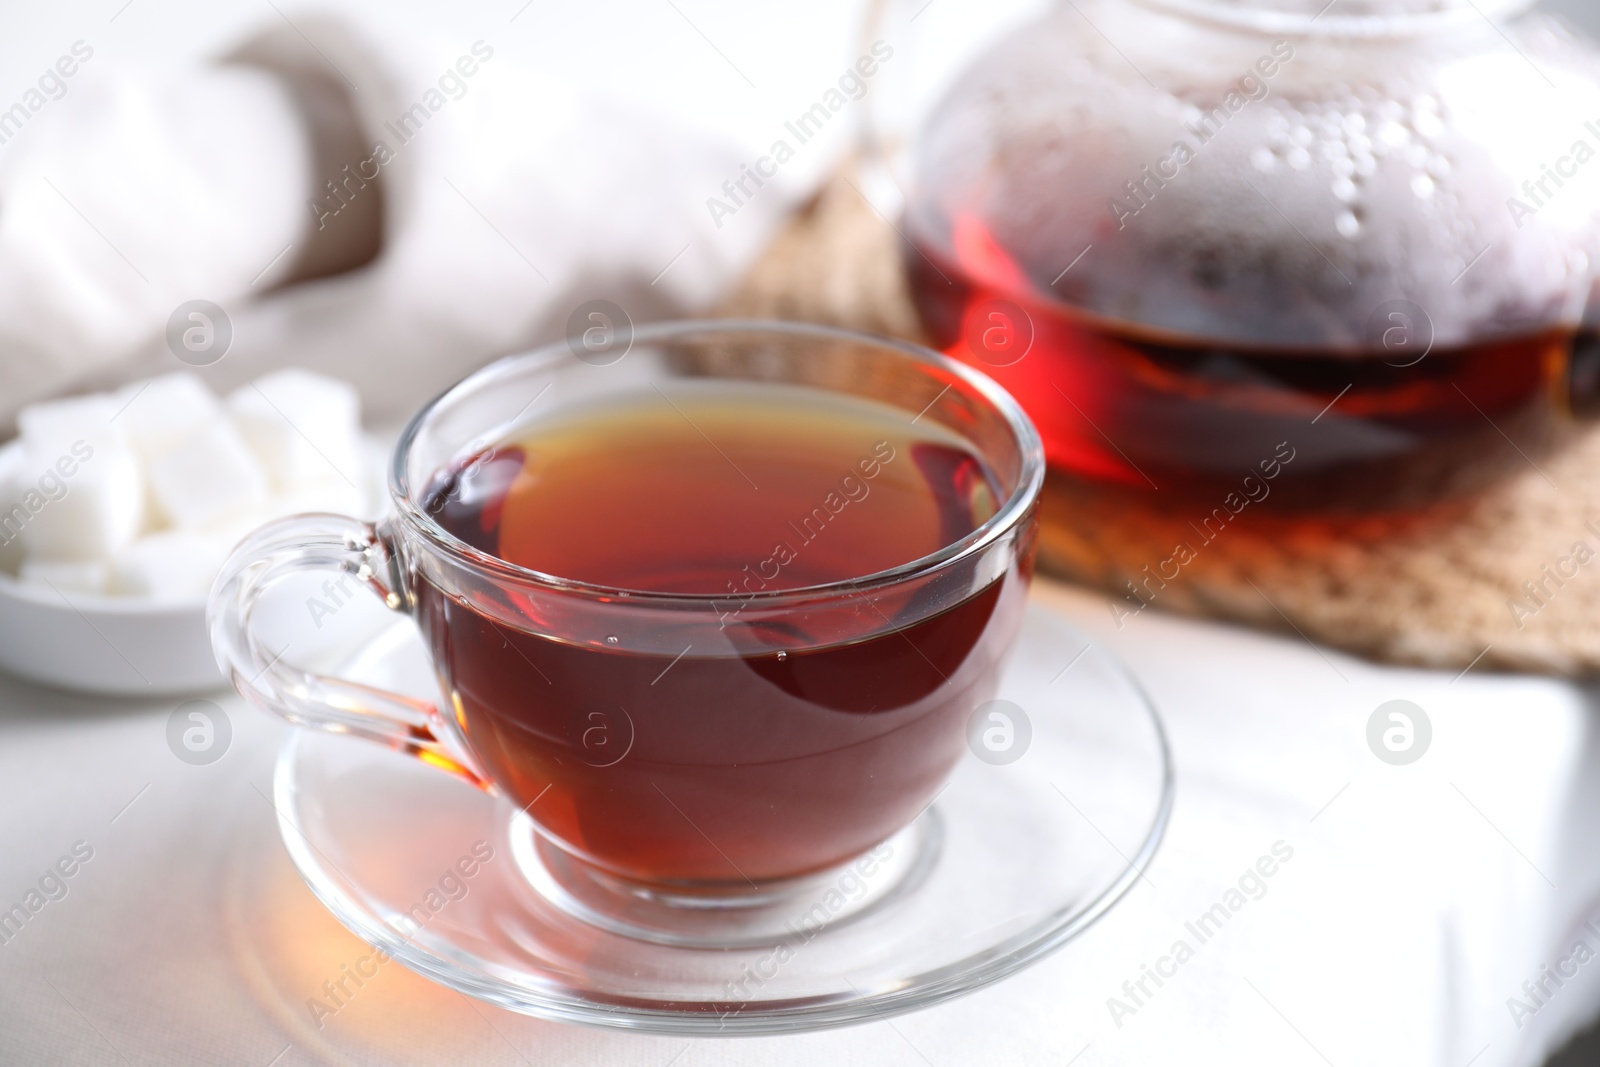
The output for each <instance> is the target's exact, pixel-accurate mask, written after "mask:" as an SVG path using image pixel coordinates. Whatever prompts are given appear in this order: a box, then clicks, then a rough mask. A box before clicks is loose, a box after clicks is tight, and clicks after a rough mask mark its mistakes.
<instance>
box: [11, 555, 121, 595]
mask: <svg viewBox="0 0 1600 1067" xmlns="http://www.w3.org/2000/svg"><path fill="white" fill-rule="evenodd" d="M17 577H18V578H20V579H21V580H22V584H23V585H32V586H38V587H39V588H40V589H49V590H53V591H55V592H57V593H103V592H105V591H106V577H107V569H106V565H105V563H103V562H102V561H100V560H86V561H80V562H56V561H52V560H42V559H25V560H23V561H22V569H21V570H20V571H19V572H18V574H17Z"/></svg>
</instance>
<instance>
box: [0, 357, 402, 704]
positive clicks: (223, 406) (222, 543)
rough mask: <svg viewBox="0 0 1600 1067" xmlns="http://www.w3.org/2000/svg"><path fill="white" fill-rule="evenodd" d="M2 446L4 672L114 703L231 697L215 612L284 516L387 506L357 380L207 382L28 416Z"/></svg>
mask: <svg viewBox="0 0 1600 1067" xmlns="http://www.w3.org/2000/svg"><path fill="white" fill-rule="evenodd" d="M17 427H18V431H19V433H18V437H17V438H16V439H15V440H13V441H11V442H9V443H7V444H6V445H4V446H0V668H3V669H5V670H7V671H10V672H11V673H13V674H17V675H21V676H22V677H25V678H28V679H31V680H33V681H37V682H43V683H46V684H48V685H57V686H64V687H67V688H71V689H82V690H89V691H94V692H102V693H123V694H140V695H152V696H153V695H158V694H167V693H178V692H192V691H197V690H202V689H210V688H215V687H217V686H220V685H221V684H222V676H221V673H220V672H219V671H218V669H217V665H216V661H215V659H214V658H213V656H212V653H211V642H210V638H209V635H208V634H207V632H206V625H205V604H206V596H207V594H208V593H209V592H210V589H211V584H212V581H213V580H214V579H215V578H216V576H217V573H218V572H219V571H220V570H221V569H222V564H223V562H224V561H225V560H226V558H227V556H228V553H229V552H230V551H231V550H232V548H233V546H234V545H235V544H237V543H238V542H239V540H240V539H242V538H243V537H244V536H245V535H246V534H247V533H249V532H250V531H251V530H253V529H254V528H255V527H257V526H259V525H261V524H262V523H264V522H267V521H269V520H271V519H274V518H277V517H279V516H282V515H290V514H295V513H298V512H306V511H334V512H339V513H341V514H345V515H358V516H366V517H373V516H375V515H376V514H378V513H379V512H380V511H381V510H382V509H383V502H384V500H385V493H384V489H383V482H382V466H383V457H382V454H381V452H380V451H379V450H378V448H377V446H376V445H374V444H373V443H372V442H370V441H369V440H368V439H367V438H365V437H364V436H363V435H362V432H361V422H360V401H359V399H358V397H357V395H356V392H355V390H354V389H353V388H351V387H350V386H349V385H348V384H346V383H344V382H340V381H336V380H334V379H332V378H328V377H324V376H323V375H320V374H315V373H313V372H311V371H306V370H283V371H278V372H276V373H273V374H269V375H267V376H266V377H264V378H260V379H258V380H256V381H254V382H252V383H250V384H249V385H246V386H243V387H241V388H240V389H238V390H236V391H235V392H233V393H232V394H230V395H229V396H227V397H226V398H218V397H217V396H216V395H215V394H214V393H212V392H211V390H210V389H209V388H207V387H206V385H205V383H204V382H203V381H201V379H200V377H199V376H198V375H196V374H194V373H193V372H188V371H185V372H179V373H175V374H168V375H164V376H162V377H158V378H151V379H149V380H147V381H143V382H135V383H133V384H132V385H129V386H126V387H125V388H123V389H121V390H118V391H117V392H115V393H101V394H95V395H90V396H78V397H72V398H69V399H65V400H54V401H49V402H46V403H40V404H34V405H31V406H29V407H26V408H24V409H23V410H22V411H21V413H20V414H19V415H18V418H17Z"/></svg>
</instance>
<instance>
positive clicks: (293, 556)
mask: <svg viewBox="0 0 1600 1067" xmlns="http://www.w3.org/2000/svg"><path fill="white" fill-rule="evenodd" d="M1043 476H1044V459H1043V450H1042V446H1041V444H1040V441H1039V438H1038V436H1037V434H1036V433H1035V431H1034V429H1033V427H1032V425H1031V424H1030V423H1029V421H1028V419H1027V417H1026V415H1024V414H1023V412H1022V410H1021V408H1020V407H1019V406H1018V404H1017V403H1016V402H1015V401H1014V400H1013V399H1012V398H1011V397H1010V396H1009V395H1008V394H1007V393H1005V392H1004V391H1003V390H1001V389H1000V388H999V387H998V386H996V385H995V384H994V383H993V382H992V381H990V380H989V379H987V378H985V377H984V376H983V375H982V374H979V373H977V372H975V371H973V370H972V369H970V368H968V367H965V366H963V365H961V364H959V363H956V362H954V361H951V360H948V359H946V358H944V357H942V356H939V355H937V354H936V353H932V352H928V351H926V350H923V349H920V348H917V347H915V346H912V345H908V344H902V343H898V342H894V341H889V340H883V339H878V338H873V337H869V336H866V335H862V334H857V333H851V332H846V331H841V330H835V329H828V328H822V327H814V326H802V325H790V324H777V323H754V322H738V321H726V322H702V323H695V322H687V323H676V324H665V325H658V326H651V327H645V328H640V329H638V330H632V329H630V328H626V327H625V328H623V329H620V330H610V329H602V330H599V331H591V332H590V333H588V334H584V335H581V336H576V337H574V338H572V339H571V340H570V341H569V342H568V343H563V344H557V345H555V346H552V347H549V348H544V349H541V350H538V351H535V352H532V353H529V354H526V355H519V356H514V357H510V358H507V359H503V360H501V361H499V362H497V363H494V364H491V365H490V366H488V367H485V368H484V369H482V370H480V371H478V372H477V373H475V374H473V375H471V376H470V377H468V378H467V379H465V380H464V381H462V382H461V383H459V384H458V385H456V386H455V387H453V388H451V389H450V390H448V391H447V392H445V393H444V394H443V395H441V396H439V397H438V398H437V399H435V400H433V401H432V402H431V403H429V404H428V405H427V406H426V407H424V408H423V409H422V410H421V411H420V412H419V413H418V414H417V415H416V416H415V417H414V418H413V419H412V420H411V422H410V424H409V426H408V427H407V428H406V430H405V432H404V434H403V435H402V437H401V439H400V441H399V444H398V446H397V447H396V450H395V453H394V458H393V463H392V467H391V470H390V476H389V489H390V495H391V497H392V502H393V515H392V517H390V518H388V519H386V520H385V521H383V522H382V523H380V524H377V525H373V524H369V523H366V522H361V521H358V520H356V519H352V518H345V517H341V516H336V515H301V516H296V517H293V518H289V519H285V520H282V521H279V522H276V523H273V524H271V525H268V526H265V527H263V528H261V529H260V530H258V531H257V532H256V533H254V534H253V535H251V536H250V537H249V538H247V539H246V540H245V541H244V542H243V543H242V544H241V545H240V546H239V548H238V549H236V550H235V552H234V553H233V555H232V558H231V559H230V560H229V561H228V563H227V565H226V568H225V569H224V571H223V573H222V575H221V577H220V578H219V579H218V582H217V584H216V586H215V589H214V592H213V594H212V598H211V603H210V608H209V620H210V626H211V632H212V639H213V643H214V645H215V648H216V652H217V657H218V660H219V662H220V663H221V665H222V667H223V669H224V671H225V672H226V674H227V676H228V677H229V678H230V679H231V680H232V682H233V684H234V685H235V687H237V689H238V690H239V692H240V693H242V694H243V695H244V696H245V697H246V698H247V699H248V700H249V701H250V702H251V703H253V704H255V705H257V706H258V707H261V708H264V709H266V710H267V711H270V712H274V713H276V714H278V715H281V716H283V717H284V718H286V719H288V720H289V721H290V722H292V723H295V724H296V725H299V726H304V727H309V728H312V729H321V730H328V731H333V732H337V733H348V734H353V735H356V736H358V737H362V738H366V739H368V740H369V741H376V742H378V743H379V744H382V745H386V746H388V747H389V748H392V749H394V750H396V751H398V752H404V753H408V754H410V755H412V756H415V757H417V758H418V759H420V760H422V761H424V762H425V763H428V764H430V765H432V766H434V767H437V768H439V769H440V771H441V772H443V773H446V774H453V775H456V776H457V777H459V778H461V779H462V780H463V781H465V782H468V783H471V784H472V785H473V786H476V787H478V788H481V789H484V790H486V791H488V792H490V793H492V794H496V795H498V796H501V797H503V798H504V799H505V803H506V805H507V807H508V809H509V810H510V811H512V812H516V813H519V814H517V815H516V818H517V819H518V820H521V822H522V823H525V824H530V825H528V826H526V829H527V830H528V831H529V833H530V835H531V838H532V847H531V848H530V849H526V850H524V851H525V852H526V853H527V854H529V855H531V856H533V857H534V859H533V860H532V861H530V863H531V869H529V870H527V871H526V872H525V873H527V874H528V876H529V880H530V882H531V883H533V884H534V885H535V888H536V889H538V891H540V892H541V893H543V894H544V895H546V896H547V897H548V898H550V899H554V900H556V901H557V902H558V903H560V904H561V905H562V906H563V907H565V908H567V909H568V910H569V911H571V912H573V913H574V914H577V915H580V916H581V917H582V918H584V919H585V920H586V921H590V922H596V923H601V924H605V925H609V926H613V927H620V928H625V929H627V930H629V931H630V932H635V933H637V934H638V935H639V936H644V937H653V938H656V939H660V940H664V941H669V942H672V943H684V942H685V941H694V939H698V941H694V943H705V944H712V945H714V944H717V943H719V941H726V940H728V939H730V938H738V937H747V936H751V935H752V933H755V934H759V933H760V931H759V930H755V931H752V928H751V922H752V921H753V920H750V919H749V918H748V917H749V916H752V915H755V914H757V913H760V914H770V913H772V909H771V905H772V903H773V902H774V901H781V900H784V899H786V898H787V897H788V895H789V894H791V893H792V892H794V891H797V890H796V887H804V886H806V885H810V884H812V882H813V881H814V880H815V879H816V878H817V877H819V876H821V877H825V876H826V874H827V873H828V872H831V871H835V870H837V869H839V868H840V867H841V865H844V864H848V863H851V862H858V861H859V858H860V857H862V856H863V855H866V854H870V853H871V851H872V850H873V849H874V848H875V847H876V846H878V845H880V843H882V842H883V841H885V840H886V839H889V838H891V837H893V836H894V835H895V834H897V832H900V831H902V829H903V828H905V827H907V826H908V825H909V824H911V823H912V822H913V820H916V819H917V817H918V815H919V814H920V813H922V812H923V811H924V810H925V809H926V808H927V807H928V805H929V804H930V803H931V802H932V801H933V799H934V798H935V796H936V795H937V794H938V792H939V790H940V787H941V785H942V783H943V782H944V780H945V778H946V776H947V774H948V773H949V772H950V770H951V769H952V767H953V766H954V765H955V763H956V761H957V759H958V757H959V756H960V755H961V754H962V753H963V752H964V751H965V750H966V740H965V731H966V727H967V723H968V719H969V717H970V715H971V713H972V712H973V710H974V709H975V708H977V707H978V706H979V705H981V704H983V703H984V702H985V701H987V700H989V699H990V698H992V697H993V696H994V691H995V688H996V685H997V680H998V672H999V667H1000V665H1001V662H1002V658H1003V657H1004V655H1005V653H1006V650H1007V647H1008V646H1009V645H1010V643H1011V642H1012V640H1013V638H1014V637H1015V636H1016V634H1017V632H1018V629H1019V626H1020V623H1021V616H1022V610H1023V605H1024V600H1025V598H1026V594H1027V587H1028V583H1029V580H1030V577H1031V573H1032V559H1033V545H1034V511H1035V503H1036V500H1037V497H1038V493H1039V490H1040V486H1041V484H1042V481H1043ZM303 572H313V573H316V574H319V575H321V574H323V573H324V572H326V574H327V575H328V576H333V575H337V574H339V573H341V572H342V573H343V574H345V575H351V576H354V577H355V578H356V579H358V580H359V581H360V582H362V583H364V584H366V585H367V586H368V587H369V588H371V589H372V590H373V591H374V592H376V593H377V594H378V595H379V596H380V597H382V598H383V600H384V602H385V603H386V604H387V605H388V606H389V607H390V608H392V609H393V610H395V611H397V612H402V613H405V614H409V615H411V616H413V617H414V618H415V620H416V623H417V625H418V627H419V628H420V630H421V633H422V636H423V639H424V641H425V643H426V645H427V647H428V649H429V650H430V655H431V659H432V664H433V667H434V671H435V673H436V674H437V676H438V679H439V685H440V693H441V701H442V702H441V703H439V704H437V705H436V704H432V703H425V702H420V701H417V700H414V699H410V698H407V697H403V696H400V695H396V694H392V693H387V692H383V691H380V690H377V689H374V688H372V687H370V686H366V685H361V684H356V683H354V682H351V681H347V680H341V679H339V678H336V677H329V676H324V675H321V674H315V673H310V672H308V671H306V670H304V669H301V668H300V667H297V666H294V665H291V664H290V663H289V662H287V661H286V660H285V659H284V658H282V657H281V656H280V655H279V654H278V653H276V652H275V651H274V650H273V649H272V648H271V647H269V646H268V644H267V643H266V642H265V641H264V639H263V637H262V634H261V633H260V632H259V631H260V629H261V628H260V626H258V625H257V624H256V620H255V618H254V613H255V608H256V606H257V604H258V602H260V601H261V599H262V597H263V595H264V594H266V593H267V592H268V591H269V590H270V589H272V587H274V586H275V585H278V584H279V583H281V582H285V581H288V580H290V579H291V578H294V577H295V576H297V575H301V574H303ZM301 580H304V579H303V578H302V579H301Z"/></svg>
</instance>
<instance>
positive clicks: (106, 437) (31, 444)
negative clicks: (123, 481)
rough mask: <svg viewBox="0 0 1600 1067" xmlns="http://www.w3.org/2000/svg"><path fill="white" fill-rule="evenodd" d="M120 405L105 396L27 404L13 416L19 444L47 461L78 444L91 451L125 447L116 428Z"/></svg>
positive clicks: (119, 431)
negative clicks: (19, 438)
mask: <svg viewBox="0 0 1600 1067" xmlns="http://www.w3.org/2000/svg"><path fill="white" fill-rule="evenodd" d="M120 407H121V404H120V402H119V401H118V400H117V398H116V397H114V396H111V395H110V394H109V393H95V394H93V395H90V396H75V397H68V398H67V399H65V400H47V401H44V402H42V403H38V404H29V405H28V406H27V407H25V408H23V409H22V410H21V411H19V412H18V413H17V429H18V431H20V434H21V437H22V440H23V443H24V444H25V445H27V447H28V448H30V449H32V450H33V451H34V452H35V453H38V454H41V455H42V454H47V453H48V454H50V455H49V461H54V460H55V458H56V456H58V455H61V454H62V453H65V452H70V451H71V450H72V446H73V444H75V443H77V442H79V441H82V442H84V443H86V444H87V445H88V446H89V448H90V449H91V450H93V451H99V450H103V449H108V448H117V449H121V448H126V447H127V440H126V438H125V437H124V436H123V433H122V427H121V426H120V425H119V422H120V420H119V414H118V412H119V409H120Z"/></svg>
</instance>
